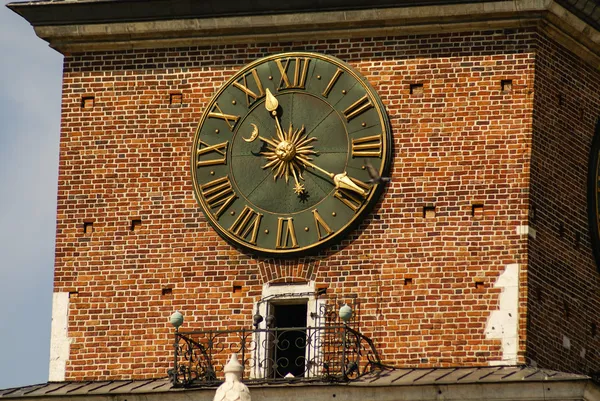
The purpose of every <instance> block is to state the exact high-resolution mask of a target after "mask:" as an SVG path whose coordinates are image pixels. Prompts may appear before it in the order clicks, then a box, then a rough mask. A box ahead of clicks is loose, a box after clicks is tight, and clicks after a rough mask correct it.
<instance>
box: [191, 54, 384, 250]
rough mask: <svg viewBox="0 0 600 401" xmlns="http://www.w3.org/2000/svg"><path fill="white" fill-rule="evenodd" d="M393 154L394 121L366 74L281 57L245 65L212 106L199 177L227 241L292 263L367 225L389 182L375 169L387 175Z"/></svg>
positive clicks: (201, 132)
mask: <svg viewBox="0 0 600 401" xmlns="http://www.w3.org/2000/svg"><path fill="white" fill-rule="evenodd" d="M391 155H392V139H391V129H390V124H389V119H388V117H387V114H386V112H385V108H384V106H383V103H382V102H381V99H380V98H379V96H378V95H377V93H376V91H375V90H374V89H373V87H372V86H371V85H370V84H369V82H368V81H367V80H366V78H365V77H363V76H362V75H361V74H360V73H358V72H357V71H356V70H355V69H353V68H352V67H351V66H350V65H348V64H346V63H345V62H343V61H341V60H339V59H337V58H335V57H331V56H327V55H323V54H318V53H305V52H293V53H282V54H276V55H272V56H268V57H265V58H262V59H259V60H256V61H254V62H252V63H250V64H248V65H246V66H245V67H243V68H242V69H241V70H239V71H238V72H236V73H235V74H234V75H233V77H231V78H230V79H229V80H228V81H227V82H226V83H225V84H224V85H223V86H222V87H221V88H220V89H219V90H218V91H217V93H216V94H215V95H214V96H213V98H212V99H211V101H210V102H209V103H208V105H207V107H206V109H205V111H204V114H203V116H202V118H201V120H200V122H199V125H198V129H197V131H196V134H195V137H194V143H193V147H192V158H191V159H192V160H191V162H192V180H193V186H194V192H195V196H196V199H197V201H198V203H199V204H200V206H201V208H202V210H203V212H204V214H205V215H206V217H207V219H208V221H209V222H210V224H211V225H212V227H213V228H214V229H215V230H216V231H217V232H218V233H219V235H221V236H222V237H223V238H224V239H225V240H227V241H228V242H230V243H232V244H233V245H235V246H238V247H241V248H242V249H244V250H246V251H249V252H252V253H257V254H261V255H266V256H280V257H295V256H299V255H302V254H306V253H313V252H315V251H317V250H319V249H321V248H323V247H326V246H330V245H332V244H334V243H337V242H338V241H340V240H341V239H342V238H344V237H345V236H346V235H347V234H348V233H349V232H350V231H351V230H353V229H354V228H355V227H356V226H357V225H358V224H359V223H360V221H362V219H363V218H364V217H365V215H366V214H367V213H369V211H370V210H372V208H373V207H374V205H375V204H376V202H377V201H378V200H379V198H380V196H381V193H382V191H383V185H384V183H383V182H381V181H375V182H373V180H372V177H371V176H370V175H369V173H370V172H369V168H370V167H373V168H374V171H375V172H376V174H377V175H379V176H386V175H388V172H389V169H390V165H391ZM367 167H369V168H367ZM372 171H373V169H371V173H372Z"/></svg>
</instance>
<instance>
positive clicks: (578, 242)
mask: <svg viewBox="0 0 600 401" xmlns="http://www.w3.org/2000/svg"><path fill="white" fill-rule="evenodd" d="M574 241H575V243H574V246H575V248H579V244H580V243H581V234H580V233H575V240H574Z"/></svg>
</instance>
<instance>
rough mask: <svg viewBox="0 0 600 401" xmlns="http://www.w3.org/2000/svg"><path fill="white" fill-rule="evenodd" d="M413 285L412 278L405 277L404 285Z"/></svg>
mask: <svg viewBox="0 0 600 401" xmlns="http://www.w3.org/2000/svg"><path fill="white" fill-rule="evenodd" d="M412 284H413V278H412V277H405V278H404V285H412Z"/></svg>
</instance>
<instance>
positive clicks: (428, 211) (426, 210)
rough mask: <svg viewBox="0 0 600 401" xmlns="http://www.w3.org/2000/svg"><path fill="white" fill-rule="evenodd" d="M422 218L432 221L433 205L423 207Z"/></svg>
mask: <svg viewBox="0 0 600 401" xmlns="http://www.w3.org/2000/svg"><path fill="white" fill-rule="evenodd" d="M423 218H424V219H434V218H435V206H434V205H427V206H423Z"/></svg>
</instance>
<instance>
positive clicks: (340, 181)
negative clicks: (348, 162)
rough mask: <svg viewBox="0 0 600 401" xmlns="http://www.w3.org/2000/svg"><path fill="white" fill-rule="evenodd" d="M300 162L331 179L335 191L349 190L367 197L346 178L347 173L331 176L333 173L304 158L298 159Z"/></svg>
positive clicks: (363, 191) (362, 190) (365, 193)
mask: <svg viewBox="0 0 600 401" xmlns="http://www.w3.org/2000/svg"><path fill="white" fill-rule="evenodd" d="M300 160H301V162H302V163H303V164H304V165H305V166H308V167H312V168H314V169H315V170H319V171H321V172H322V173H325V174H327V175H328V176H329V178H331V179H332V180H333V183H334V184H335V187H336V188H337V189H340V188H342V189H349V190H351V191H354V192H356V193H358V194H359V195H361V196H363V197H364V196H367V192H366V191H365V190H364V189H362V188H361V187H359V186H358V185H356V184H355V183H354V181H352V180H351V179H350V177H348V173H347V172H345V171H344V172H343V173H338V174H333V173H330V172H329V171H327V170H325V169H323V168H321V167H319V166H317V165H316V164H314V163H312V162H310V161H308V160H307V159H305V158H300Z"/></svg>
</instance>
